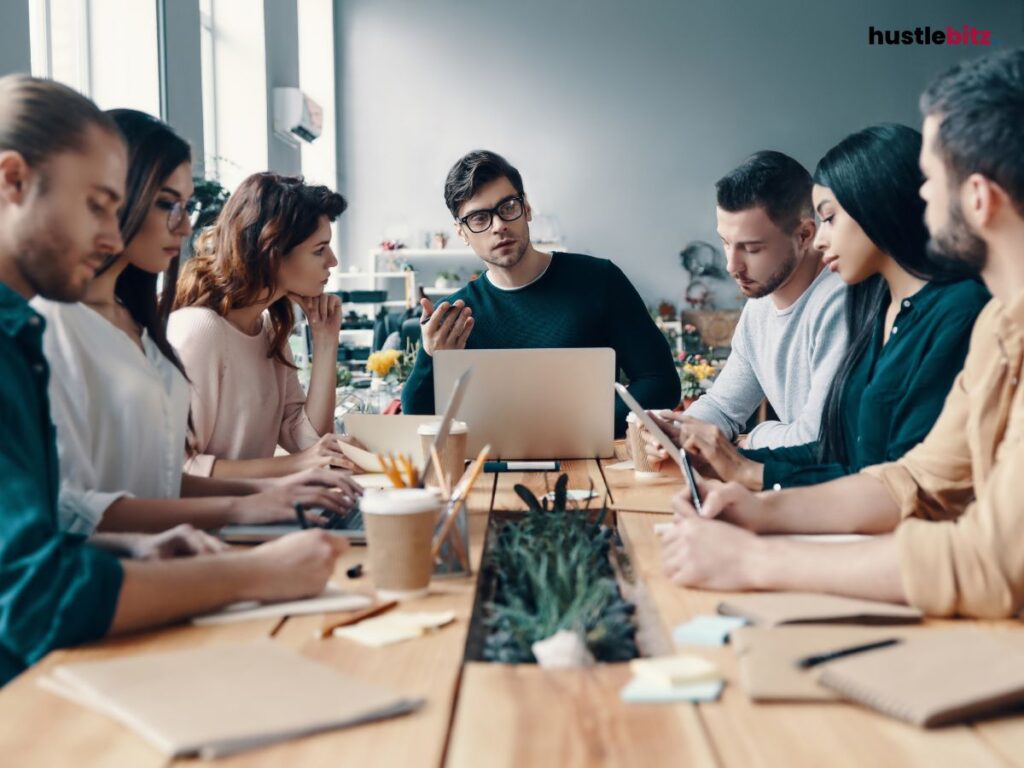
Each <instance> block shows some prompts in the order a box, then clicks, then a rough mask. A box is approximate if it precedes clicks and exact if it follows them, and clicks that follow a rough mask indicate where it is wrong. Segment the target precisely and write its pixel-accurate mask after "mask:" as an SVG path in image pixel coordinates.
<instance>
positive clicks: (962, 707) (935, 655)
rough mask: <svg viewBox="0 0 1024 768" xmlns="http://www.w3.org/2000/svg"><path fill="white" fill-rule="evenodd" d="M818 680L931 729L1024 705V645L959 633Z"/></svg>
mask: <svg viewBox="0 0 1024 768" xmlns="http://www.w3.org/2000/svg"><path fill="white" fill-rule="evenodd" d="M818 682H819V683H821V684H822V685H824V686H825V687H827V688H830V689H831V690H833V691H835V692H836V693H839V694H840V695H841V696H843V697H845V698H848V699H851V700H853V701H855V702H858V703H860V704H863V705H864V706H867V707H871V708H872V709H877V710H878V711H879V712H883V713H885V714H887V715H890V716H891V717H895V718H898V719H900V720H906V721H907V722H910V723H913V724H915V725H920V726H924V727H926V728H930V727H934V726H939V725H946V724H949V723H954V722H959V721H962V720H968V719H971V718H975V717H979V716H982V715H988V714H991V713H993V712H996V711H998V710H1000V709H1002V708H1004V707H1007V706H1009V705H1012V704H1017V703H1020V702H1024V647H1022V644H1021V643H1020V641H1019V640H1018V641H1016V642H1011V640H1010V638H1009V632H999V631H995V632H987V631H982V630H970V629H951V630H935V631H927V632H921V633H919V634H918V635H917V636H915V637H913V638H910V639H906V640H904V642H902V643H900V644H898V645H893V646H889V647H887V648H881V649H878V650H874V651H868V652H866V653H862V654H857V655H855V656H848V657H846V658H842V659H837V660H835V661H830V662H828V663H826V664H823V665H822V666H821V672H820V674H819V676H818Z"/></svg>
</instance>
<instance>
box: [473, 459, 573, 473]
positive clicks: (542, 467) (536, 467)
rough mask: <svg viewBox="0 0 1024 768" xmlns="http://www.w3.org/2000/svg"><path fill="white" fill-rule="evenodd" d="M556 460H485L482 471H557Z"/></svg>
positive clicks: (558, 465) (559, 465)
mask: <svg viewBox="0 0 1024 768" xmlns="http://www.w3.org/2000/svg"><path fill="white" fill-rule="evenodd" d="M560 467H561V464H560V463H559V462H557V461H485V462H484V472H557V471H558V470H559V468H560Z"/></svg>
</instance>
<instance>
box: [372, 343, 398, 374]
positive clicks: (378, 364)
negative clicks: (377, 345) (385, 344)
mask: <svg viewBox="0 0 1024 768" xmlns="http://www.w3.org/2000/svg"><path fill="white" fill-rule="evenodd" d="M401 356H402V353H401V352H399V351H398V350H397V349H387V350H384V351H383V352H374V353H373V354H372V355H370V357H369V358H368V359H367V361H366V369H367V370H368V371H370V372H371V373H376V374H377V375H378V376H387V375H388V373H389V372H390V371H391V369H392V368H394V366H395V363H397V362H398V359H399V358H400V357H401Z"/></svg>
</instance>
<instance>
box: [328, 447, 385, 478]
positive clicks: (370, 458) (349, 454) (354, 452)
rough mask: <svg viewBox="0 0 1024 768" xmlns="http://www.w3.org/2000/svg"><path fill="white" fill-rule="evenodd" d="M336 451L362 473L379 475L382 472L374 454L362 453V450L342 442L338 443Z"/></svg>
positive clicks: (382, 468)
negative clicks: (343, 455)
mask: <svg viewBox="0 0 1024 768" xmlns="http://www.w3.org/2000/svg"><path fill="white" fill-rule="evenodd" d="M338 450H340V451H341V452H342V453H343V454H345V457H346V458H347V459H349V460H350V461H351V462H352V463H353V464H355V465H356V466H357V467H359V468H360V469H361V470H363V472H371V473H379V472H383V471H384V467H382V466H381V465H380V460H379V459H378V458H377V456H376V455H375V454H373V453H370V452H369V451H364V450H363V449H362V448H356V447H355V446H354V445H352V444H351V443H346V442H345V441H344V440H339V441H338Z"/></svg>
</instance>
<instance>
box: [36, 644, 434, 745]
mask: <svg viewBox="0 0 1024 768" xmlns="http://www.w3.org/2000/svg"><path fill="white" fill-rule="evenodd" d="M39 684H40V685H41V686H43V687H44V688H46V689H48V690H50V691H52V692H54V693H57V694H59V695H62V696H65V697H66V698H69V699H71V700H72V701H75V702H77V703H79V704H81V705H83V706H87V707H89V708H91V709H94V710H97V711H99V712H102V713H103V714H106V715H108V716H110V717H112V718H114V719H116V720H118V721H120V722H121V723H123V724H124V725H126V726H128V727H129V728H131V729H132V730H134V731H135V732H136V733H138V734H139V735H140V736H142V737H143V738H145V739H146V740H148V741H149V742H150V743H152V744H153V745H154V746H155V747H156V748H157V749H159V750H160V751H161V752H164V753H166V754H168V755H171V756H173V757H181V756H186V755H199V756H200V757H202V758H215V757H221V756H224V755H228V754H232V753H235V752H240V751H242V750H246V749H252V748H255V747H259V746H263V745H266V744H271V743H274V742H277V741H282V740H285V739H290V738H294V737H297V736H304V735H307V734H312V733H318V732H321V731H327V730H333V729H336V728H344V727H347V726H352V725H357V724H360V723H366V722H371V721H373V720H379V719H382V718H386V717H393V716H395V715H400V714H405V713H407V712H411V711H413V710H415V709H416V708H417V707H419V706H420V705H421V704H422V700H419V699H410V698H405V697H403V696H400V695H398V694H395V693H393V692H391V691H388V690H386V689H382V688H378V687H377V686H375V685H369V684H367V683H363V682H361V681H359V680H354V679H352V678H350V677H347V676H344V675H341V674H338V673H337V672H335V671H334V670H333V669H332V668H330V667H328V666H326V665H324V664H320V663H318V662H315V661H312V660H310V659H307V658H305V657H304V656H301V655H299V654H298V653H296V652H294V651H291V650H288V649H287V648H284V647H282V646H280V645H279V644H277V643H274V642H273V641H269V640H262V641H259V642H256V643H251V644H248V645H221V646H215V647H212V648H194V649H191V650H187V651H175V652H171V653H153V654H141V655H133V656H125V657H119V658H116V659H111V660H107V661H90V662H81V663H78V664H64V665H61V666H58V667H55V668H54V670H53V671H52V672H51V673H50V674H49V675H48V676H45V677H43V678H41V679H40V681H39Z"/></svg>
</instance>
